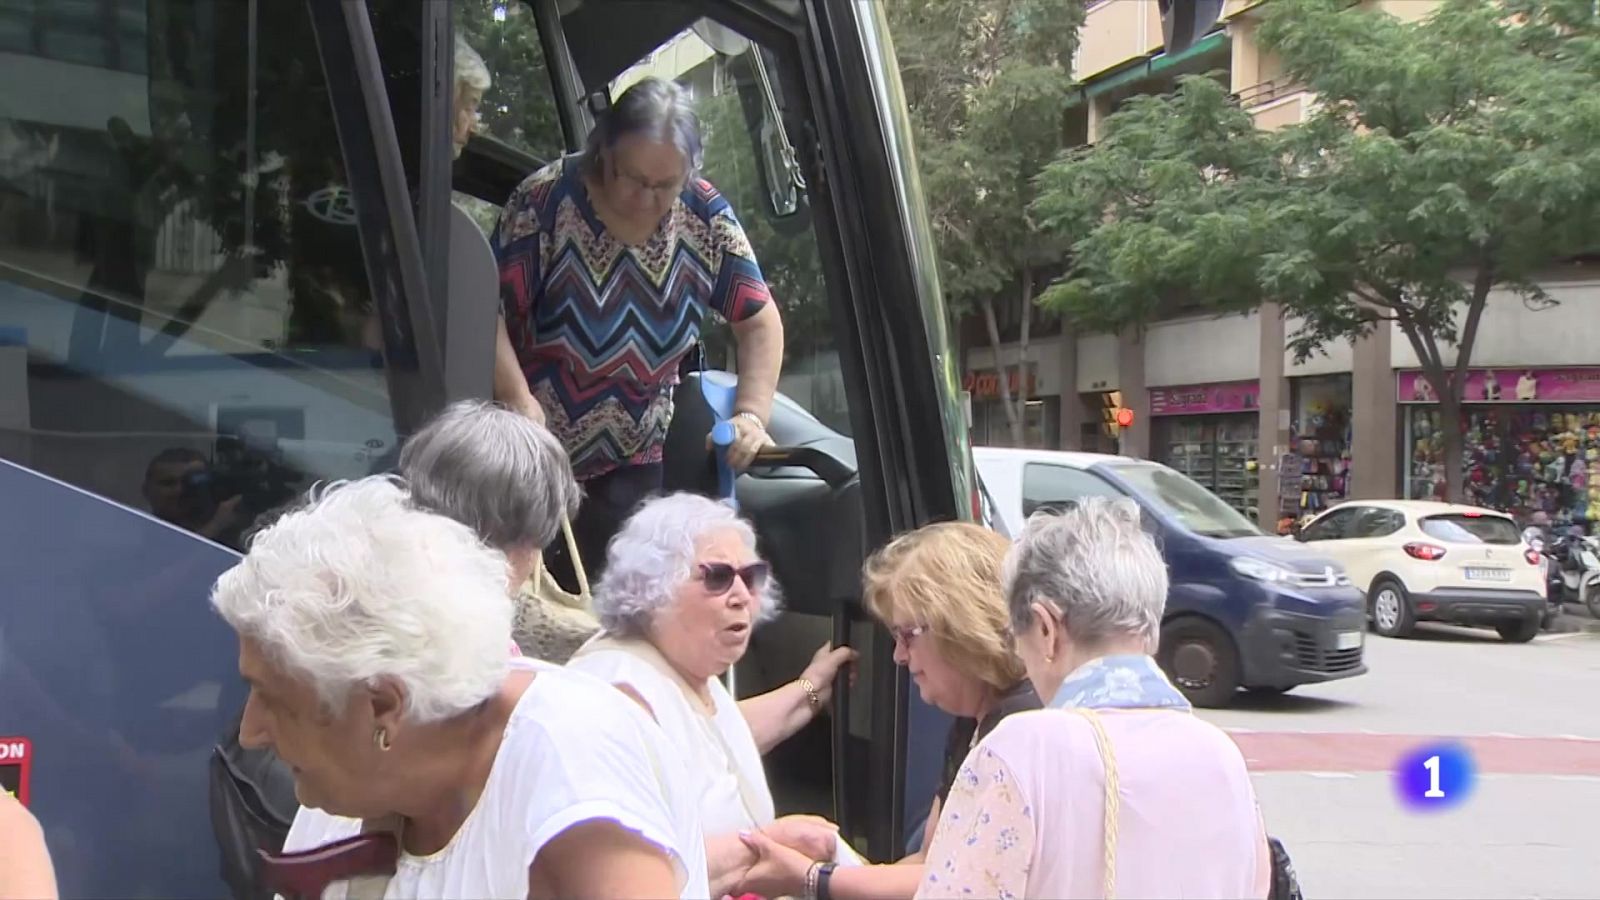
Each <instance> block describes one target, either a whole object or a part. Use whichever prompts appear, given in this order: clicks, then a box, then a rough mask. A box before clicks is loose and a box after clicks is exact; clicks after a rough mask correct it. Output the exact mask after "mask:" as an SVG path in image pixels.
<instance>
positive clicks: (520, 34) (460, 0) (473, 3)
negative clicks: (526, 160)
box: [454, 0, 564, 164]
mask: <svg viewBox="0 0 1600 900" xmlns="http://www.w3.org/2000/svg"><path fill="white" fill-rule="evenodd" d="M454 9H455V30H456V36H457V37H459V38H461V39H462V40H463V41H464V42H465V43H466V44H467V46H469V47H471V48H472V50H473V51H474V52H475V53H477V54H478V56H479V57H480V58H482V60H483V63H484V66H485V68H486V69H487V70H488V75H489V81H490V84H489V87H488V89H487V90H485V91H484V92H483V95H482V98H481V99H480V100H479V101H478V114H477V124H476V130H477V132H478V133H479V134H483V135H486V136H488V137H491V138H494V139H495V140H497V141H499V142H501V143H503V144H506V145H508V146H510V147H512V148H514V149H516V150H520V151H522V152H524V153H528V154H531V155H532V156H533V157H534V159H535V160H536V161H537V162H538V163H540V164H543V163H546V162H549V161H551V160H553V159H555V158H556V157H558V156H560V155H561V154H562V152H563V149H564V148H563V146H562V140H561V122H560V119H559V118H558V117H557V115H556V103H555V95H554V94H553V93H551V90H550V72H549V69H547V68H546V67H545V61H544V49H543V48H542V47H541V46H540V44H539V29H538V27H537V25H536V24H535V23H534V18H533V10H532V8H531V7H530V5H529V4H527V3H523V2H521V0H454Z"/></svg>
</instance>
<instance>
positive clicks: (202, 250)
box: [0, 0, 398, 546]
mask: <svg viewBox="0 0 1600 900" xmlns="http://www.w3.org/2000/svg"><path fill="white" fill-rule="evenodd" d="M91 7H92V8H93V9H92V10H91ZM142 8H143V4H129V3H90V4H85V3H81V2H74V3H63V2H58V0H52V2H50V3H48V4H47V3H44V2H39V3H36V4H33V5H32V10H33V11H32V13H31V14H29V15H27V16H24V20H25V21H26V23H27V24H29V25H30V26H31V28H32V32H31V33H34V34H40V33H42V34H43V38H42V40H43V44H42V46H39V47H36V48H35V50H36V51H37V52H36V53H35V54H34V55H31V56H30V55H7V56H5V57H4V58H3V59H0V80H3V81H5V82H6V83H7V84H11V85H21V84H27V83H59V82H58V80H57V79H56V78H44V77H40V78H28V77H24V73H27V72H34V73H37V72H39V71H40V70H41V69H48V68H50V67H57V68H60V67H61V66H62V65H63V63H61V62H60V60H63V59H71V60H72V61H73V62H74V63H76V64H77V65H75V66H73V67H72V68H73V78H74V79H75V80H74V82H73V83H74V84H77V85H78V88H76V89H74V90H72V91H58V92H54V93H50V94H49V96H50V97H51V98H52V102H51V103H50V104H49V105H48V106H42V105H39V104H36V103H24V102H20V101H21V100H23V99H25V98H26V97H27V96H30V94H29V92H28V91H12V92H11V93H12V95H13V96H14V98H17V99H18V100H19V102H18V103H15V104H12V105H10V106H9V107H8V108H7V109H6V110H4V111H3V112H0V135H4V136H5V137H6V138H7V140H9V141H11V142H12V145H13V146H14V148H15V152H14V154H13V156H12V157H11V158H10V160H9V161H10V163H11V166H10V168H9V169H8V171H7V172H6V180H5V187H6V190H5V192H4V193H3V195H0V456H4V457H5V458H7V459H10V460H12V461H15V462H17V463H19V464H21V465H24V466H29V467H31V468H33V469H35V470H37V471H40V472H43V473H45V474H47V475H50V476H53V477H55V478H59V479H61V480H63V481H66V482H69V483H71V484H74V485H77V486H78V487H80V488H83V489H85V490H89V491H92V492H94V493H96V494H99V495H101V496H103V497H108V498H110V499H113V500H116V501H119V502H121V503H123V504H125V505H127V506H130V507H133V508H135V509H143V510H148V511H149V512H151V513H153V514H154V515H156V516H158V517H160V518H162V519H164V520H166V521H168V522H170V523H172V524H175V525H177V526H179V527H182V528H186V529H189V530H191V531H194V532H197V533H200V534H203V535H205V536H206V537H209V538H211V539H213V540H216V541H219V542H222V543H226V544H232V545H235V546H237V544H238V542H239V537H240V534H241V532H242V531H243V530H244V529H246V528H247V527H248V526H249V525H250V524H251V523H252V521H253V519H254V518H255V517H256V516H257V515H258V514H260V513H262V512H263V511H265V510H267V509H269V508H270V507H273V506H275V505H277V504H279V503H281V502H283V501H286V500H288V499H290V498H291V497H293V496H295V495H296V494H297V493H299V492H300V491H301V490H303V488H304V487H306V486H307V485H308V484H310V483H311V482H312V481H314V480H319V479H336V478H352V477H360V476H363V475H367V474H370V473H371V472H372V471H374V470H375V469H379V468H382V467H383V466H384V465H385V464H386V459H387V457H388V455H389V454H390V453H391V452H392V451H393V449H394V447H395V443H396V435H395V428H394V421H393V414H392V411H391V407H390V401H389V389H388V384H387V381H386V378H385V373H384V368H383V357H382V352H381V351H382V349H383V340H382V331H381V329H380V327H379V320H378V314H377V311H376V310H375V308H374V304H373V301H372V292H371V291H370V289H369V285H368V281H367V273H366V269H365V267H364V265H363V262H362V260H363V255H362V252H361V245H360V242H359V240H358V235H357V231H356V227H355V224H356V223H355V216H354V212H353V201H352V197H351V194H350V191H349V189H348V187H347V186H346V182H345V177H344V169H343V167H344V160H343V156H342V154H341V152H340V144H339V132H338V130H337V129H336V128H335V126H334V120H333V114H332V108H331V105H330V102H329V97H328V91H327V86H326V84H325V83H324V82H323V80H322V69H321V67H320V66H319V65H317V64H316V60H315V54H314V53H313V55H312V57H311V60H310V62H309V64H308V62H307V57H306V54H307V52H308V51H307V48H315V46H316V44H317V42H316V38H315V35H314V34H313V33H312V29H311V25H310V21H309V17H308V15H307V13H306V7H305V5H304V4H288V5H285V6H284V7H283V8H282V9H276V8H275V9H274V11H273V13H272V14H270V15H269V14H265V13H264V12H263V13H262V14H261V15H259V16H257V17H256V19H255V21H253V22H252V21H250V19H249V11H250V9H252V6H251V5H248V4H244V3H217V2H215V0H169V2H167V3H164V4H162V16H163V21H164V22H165V26H164V27H162V28H161V29H160V33H161V34H162V35H163V39H162V40H161V41H159V42H151V43H150V44H149V46H148V47H147V46H146V45H145V43H144V42H143V41H142V39H141V40H134V36H135V35H142V34H143V33H144V27H143V26H144V17H143V13H142V12H140V13H139V14H138V15H134V16H132V18H129V17H128V16H127V15H123V14H124V13H132V12H134V11H140V10H142ZM23 9H24V10H26V9H27V7H26V6H24V7H23ZM91 13H92V15H91ZM113 14H115V15H114V16H113V17H112V18H107V16H112V15H113ZM8 15H10V16H11V17H12V19H15V17H16V16H17V15H20V13H17V12H15V11H13V12H12V13H10V14H8ZM7 21H10V20H7ZM113 23H121V24H116V25H115V27H113ZM68 25H71V26H72V29H68V28H67V26H68ZM79 26H82V27H83V28H87V29H89V30H88V31H85V32H83V33H82V34H80V35H78V36H77V37H75V38H72V39H71V40H70V41H69V40H68V38H67V37H65V35H66V34H67V32H68V31H69V30H75V29H77V28H78V27H79ZM91 26H92V27H91ZM52 35H60V37H59V39H58V37H52ZM74 41H75V42H76V43H73V42H74ZM252 44H253V46H252ZM106 46H109V47H111V48H112V51H114V52H110V53H109V55H104V54H102V53H101V51H100V50H99V49H94V48H97V47H98V48H104V47H106ZM91 49H94V52H93V53H91V52H90V51H91ZM130 53H137V54H138V56H139V59H138V60H132V59H129V58H128V56H127V55H128V54H130ZM251 60H256V67H255V69H254V70H253V71H252V70H251V68H250V61H251ZM147 63H148V65H147ZM146 71H148V72H150V73H152V74H151V75H149V76H145V75H142V74H137V73H140V72H146ZM8 75H9V76H16V77H5V76H8ZM252 91H253V94H252ZM38 96H43V95H42V94H40V95H38ZM252 188H253V189H252ZM396 340H398V339H396Z"/></svg>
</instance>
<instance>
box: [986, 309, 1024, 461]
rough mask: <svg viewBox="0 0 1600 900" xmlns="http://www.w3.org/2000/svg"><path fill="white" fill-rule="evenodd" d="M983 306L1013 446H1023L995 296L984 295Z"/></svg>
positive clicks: (1003, 407)
mask: <svg viewBox="0 0 1600 900" xmlns="http://www.w3.org/2000/svg"><path fill="white" fill-rule="evenodd" d="M978 302H979V303H980V304H981V305H982V306H983V324H984V326H985V327H987V328H988V330H989V348H990V349H991V350H992V351H993V352H994V369H995V381H996V382H998V384H999V390H1000V408H1001V409H1004V410H1005V411H1006V424H1008V425H1010V426H1011V440H1012V446H1013V447H1020V446H1022V441H1021V440H1019V439H1018V435H1020V434H1021V433H1022V426H1021V424H1020V423H1019V422H1018V421H1017V410H1016V407H1014V406H1012V405H1011V384H1010V380H1009V379H1007V378H1006V367H1005V357H1004V356H1002V355H1001V353H1000V324H999V323H998V322H996V321H995V317H994V298H992V297H984V298H983V299H982V300H980V301H978Z"/></svg>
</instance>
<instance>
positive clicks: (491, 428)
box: [400, 400, 600, 665]
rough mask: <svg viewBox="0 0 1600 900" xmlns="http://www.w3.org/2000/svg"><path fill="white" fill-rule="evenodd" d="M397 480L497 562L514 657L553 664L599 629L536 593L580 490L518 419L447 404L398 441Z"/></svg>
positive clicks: (552, 443)
mask: <svg viewBox="0 0 1600 900" xmlns="http://www.w3.org/2000/svg"><path fill="white" fill-rule="evenodd" d="M400 474H401V475H402V476H404V477H405V479H406V483H407V484H408V485H409V486H410V489H411V497H412V500H413V501H414V502H415V503H416V504H417V505H418V506H421V507H422V508H423V509H426V510H429V511H430V512H436V513H439V514H440V515H444V516H449V517H450V518H452V519H455V520H456V521H457V522H460V523H462V524H464V525H466V526H468V527H469V528H471V529H472V530H473V532H475V533H476V534H477V535H478V537H479V538H481V539H482V540H483V542H484V543H486V544H488V545H489V546H491V547H493V548H494V549H496V550H499V551H500V552H501V553H503V554H505V557H506V562H507V564H508V571H509V573H510V584H511V591H512V595H513V596H514V597H515V598H516V617H515V621H514V624H513V626H512V637H513V638H514V639H515V640H516V642H517V646H518V648H519V649H520V651H521V652H522V653H525V654H527V655H529V656H533V657H537V658H539V659H542V660H545V661H546V662H553V663H556V664H557V665H560V664H562V663H565V662H566V661H567V660H568V659H569V658H571V656H572V654H573V651H575V650H577V649H578V647H579V646H581V645H582V644H583V642H584V641H586V640H588V639H589V638H590V637H592V636H593V635H594V633H595V632H596V631H599V630H600V623H599V621H598V620H597V619H596V618H595V616H594V614H593V613H592V612H591V611H589V610H588V609H587V608H585V607H583V606H582V605H581V603H580V604H577V605H572V604H566V603H561V602H558V599H556V598H555V596H554V594H553V592H548V591H544V592H541V591H537V590H535V589H534V582H533V580H532V576H533V575H534V574H535V573H536V572H539V571H540V568H541V560H542V557H543V549H544V547H545V546H546V545H548V544H550V543H551V542H552V541H554V540H555V539H556V535H557V534H558V533H559V532H560V529H561V519H562V517H563V516H571V515H572V514H573V513H575V512H577V509H578V502H579V499H580V498H581V496H582V491H580V490H579V488H578V483H577V482H576V481H574V480H573V478H572V464H571V462H570V461H568V459H567V452H566V451H565V450H563V449H562V448H561V443H560V442H559V441H557V440H556V439H555V437H554V436H553V435H552V434H550V432H549V431H546V430H545V428H544V427H543V426H541V425H539V424H538V423H536V422H534V421H533V420H531V419H529V418H528V417H526V416H523V415H519V414H518V413H515V412H512V411H511V410H509V409H506V408H505V407H501V406H496V405H494V404H493V403H487V402H485V401H482V400H462V401H460V402H457V403H454V404H451V405H450V406H449V407H447V408H446V409H445V411H444V412H442V413H440V414H439V415H438V416H436V417H434V419H433V420H432V421H430V422H429V423H428V424H427V426H426V427H424V428H423V429H422V430H421V431H419V432H417V433H416V434H415V435H413V436H412V437H411V439H410V440H409V441H407V442H406V445H405V449H404V450H402V451H401V452H400Z"/></svg>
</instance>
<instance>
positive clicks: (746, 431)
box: [728, 414, 777, 472]
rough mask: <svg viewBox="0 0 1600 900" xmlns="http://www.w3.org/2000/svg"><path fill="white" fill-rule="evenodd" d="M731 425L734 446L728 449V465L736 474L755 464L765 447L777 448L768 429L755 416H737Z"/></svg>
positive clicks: (731, 421)
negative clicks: (757, 454)
mask: <svg viewBox="0 0 1600 900" xmlns="http://www.w3.org/2000/svg"><path fill="white" fill-rule="evenodd" d="M730 423H731V424H732V425H733V434H734V437H733V444H732V445H731V446H730V447H728V465H729V466H730V467H731V468H732V469H733V470H734V471H735V472H743V471H744V470H745V469H748V468H750V464H751V463H752V462H755V459H756V453H758V452H760V451H761V450H762V448H765V447H775V446H777V444H776V443H774V442H773V440H772V436H771V435H769V434H767V429H766V428H765V427H763V426H762V425H761V423H760V422H758V421H756V419H755V418H754V417H753V416H747V415H743V414H740V415H736V416H734V417H733V418H732V419H731V420H730Z"/></svg>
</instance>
